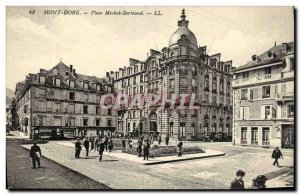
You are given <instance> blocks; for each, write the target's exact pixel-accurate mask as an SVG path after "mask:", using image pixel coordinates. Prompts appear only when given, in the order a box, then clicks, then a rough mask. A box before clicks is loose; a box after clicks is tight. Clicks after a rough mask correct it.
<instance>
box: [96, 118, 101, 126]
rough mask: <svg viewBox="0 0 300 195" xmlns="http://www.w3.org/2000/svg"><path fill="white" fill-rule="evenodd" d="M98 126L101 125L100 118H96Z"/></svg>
mask: <svg viewBox="0 0 300 195" xmlns="http://www.w3.org/2000/svg"><path fill="white" fill-rule="evenodd" d="M96 126H97V127H99V126H100V119H96Z"/></svg>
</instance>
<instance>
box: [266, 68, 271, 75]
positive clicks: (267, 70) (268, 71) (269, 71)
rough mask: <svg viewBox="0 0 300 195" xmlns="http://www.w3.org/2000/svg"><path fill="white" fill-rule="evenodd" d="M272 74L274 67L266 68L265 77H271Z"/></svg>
mask: <svg viewBox="0 0 300 195" xmlns="http://www.w3.org/2000/svg"><path fill="white" fill-rule="evenodd" d="M270 74H272V67H267V68H265V75H270Z"/></svg>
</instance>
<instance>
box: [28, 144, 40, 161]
mask: <svg viewBox="0 0 300 195" xmlns="http://www.w3.org/2000/svg"><path fill="white" fill-rule="evenodd" d="M36 152H39V153H40V156H42V152H41V148H40V147H39V146H37V145H35V146H31V149H30V152H29V155H30V157H31V158H34V157H37V156H36Z"/></svg>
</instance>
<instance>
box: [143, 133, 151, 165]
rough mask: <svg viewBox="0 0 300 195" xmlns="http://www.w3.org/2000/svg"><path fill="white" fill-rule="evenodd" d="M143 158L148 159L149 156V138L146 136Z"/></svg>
mask: <svg viewBox="0 0 300 195" xmlns="http://www.w3.org/2000/svg"><path fill="white" fill-rule="evenodd" d="M143 147H144V160H146V159H147V160H148V158H149V148H150V143H149V139H148V138H146V139H145V140H144V146H143Z"/></svg>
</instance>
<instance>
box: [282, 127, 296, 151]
mask: <svg viewBox="0 0 300 195" xmlns="http://www.w3.org/2000/svg"><path fill="white" fill-rule="evenodd" d="M281 147H283V148H294V125H282V137H281Z"/></svg>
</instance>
